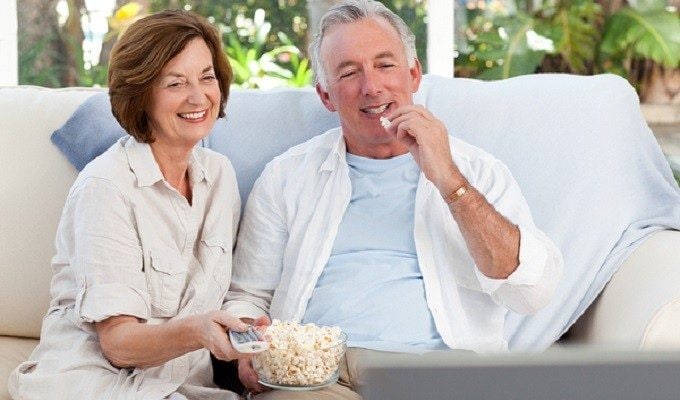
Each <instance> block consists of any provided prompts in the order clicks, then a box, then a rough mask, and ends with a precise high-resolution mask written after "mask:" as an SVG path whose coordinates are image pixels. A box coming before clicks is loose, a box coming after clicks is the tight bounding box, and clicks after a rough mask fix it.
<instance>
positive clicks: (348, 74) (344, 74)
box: [340, 71, 356, 78]
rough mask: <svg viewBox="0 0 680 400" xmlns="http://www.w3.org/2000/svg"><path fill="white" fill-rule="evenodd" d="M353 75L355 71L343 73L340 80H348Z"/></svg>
mask: <svg viewBox="0 0 680 400" xmlns="http://www.w3.org/2000/svg"><path fill="white" fill-rule="evenodd" d="M355 73H356V71H347V72H343V73H342V74H341V75H340V78H349V77H350V76H352V75H354V74H355Z"/></svg>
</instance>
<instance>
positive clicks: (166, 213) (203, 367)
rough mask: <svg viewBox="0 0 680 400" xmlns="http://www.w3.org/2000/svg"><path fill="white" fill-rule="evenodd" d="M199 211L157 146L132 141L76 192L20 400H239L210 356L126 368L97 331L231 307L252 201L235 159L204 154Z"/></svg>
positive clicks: (198, 163) (197, 188) (196, 198)
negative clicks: (109, 354)
mask: <svg viewBox="0 0 680 400" xmlns="http://www.w3.org/2000/svg"><path fill="white" fill-rule="evenodd" d="M188 171H189V179H190V184H191V187H192V204H189V203H188V202H187V200H186V199H185V198H184V197H183V196H182V195H181V194H180V193H179V192H177V191H176V190H175V189H174V188H173V187H171V186H170V185H169V184H168V183H167V182H166V181H165V180H164V179H163V175H162V173H161V171H160V169H159V167H158V164H157V163H156V161H155V160H154V157H153V154H152V152H151V147H150V146H149V145H148V144H144V143H139V142H138V141H136V140H135V139H134V138H132V137H125V138H122V139H121V140H120V141H118V142H117V143H116V144H114V145H113V146H112V147H111V148H110V149H109V150H107V151H106V152H105V153H104V154H102V155H101V156H100V157H98V158H97V159H95V160H94V161H92V162H91V163H90V164H88V165H87V166H86V167H85V169H84V170H83V171H82V172H81V173H80V175H79V176H78V178H77V179H76V182H75V183H74V185H73V187H72V188H71V190H70V192H69V194H68V198H67V200H66V205H65V206H64V210H63V213H62V216H61V221H60V223H59V228H58V231H57V238H56V248H57V254H56V256H55V257H54V258H53V260H52V268H53V270H54V277H53V279H52V284H51V289H50V290H51V294H52V301H51V303H50V308H49V310H48V311H47V315H46V317H45V319H44V320H43V326H42V332H41V339H40V344H39V345H38V347H37V348H36V349H35V351H34V352H33V354H32V355H31V357H30V358H29V361H27V362H24V363H22V364H21V365H20V366H19V367H18V368H17V369H16V370H15V371H14V372H13V373H12V376H11V377H10V381H9V389H10V393H11V394H12V396H13V397H14V398H18V399H40V400H45V399H76V398H78V399H163V398H166V397H169V396H171V395H172V398H173V399H182V398H184V397H187V398H189V399H197V398H199V399H200V398H210V399H236V398H238V397H237V396H236V395H234V394H233V393H231V392H227V391H222V390H219V389H217V388H216V387H215V385H214V383H213V382H212V378H213V376H212V368H211V365H210V356H209V352H208V351H207V350H205V349H202V350H197V351H194V352H191V353H188V354H185V355H184V356H181V357H178V358H176V359H174V360H171V361H169V362H167V363H166V364H164V365H161V366H159V367H153V368H146V369H139V368H135V369H119V368H116V367H114V366H112V365H111V364H110V363H109V362H108V361H107V360H106V358H105V357H104V356H103V354H102V351H101V348H100V346H99V341H98V338H97V335H96V333H95V331H94V325H93V322H98V321H102V320H104V319H106V318H108V317H110V316H115V315H131V316H136V317H138V318H140V319H142V320H145V321H147V323H150V324H162V323H164V322H167V321H169V320H170V319H172V318H182V317H184V316H187V315H192V314H200V313H205V312H208V311H210V310H217V309H221V308H222V306H223V303H224V299H225V295H226V292H227V289H228V287H229V283H230V276H231V261H232V258H231V253H232V247H233V243H234V239H235V232H236V229H237V225H238V218H239V213H240V198H239V195H238V188H237V185H236V178H235V175H234V170H233V168H232V166H231V163H230V162H229V160H228V159H227V158H226V157H224V156H222V155H219V154H217V153H215V152H213V151H211V150H208V149H204V148H200V147H197V148H195V149H194V150H193V153H192V155H191V159H190V162H189V169H188Z"/></svg>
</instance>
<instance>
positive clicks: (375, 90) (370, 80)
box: [362, 69, 382, 96]
mask: <svg viewBox="0 0 680 400" xmlns="http://www.w3.org/2000/svg"><path fill="white" fill-rule="evenodd" d="M363 77H364V81H363V85H362V89H363V94H364V95H365V96H375V95H377V94H379V93H380V92H381V91H382V81H381V79H380V76H379V75H378V73H377V71H375V70H372V69H366V70H365V71H364V74H363Z"/></svg>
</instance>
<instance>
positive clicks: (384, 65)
mask: <svg viewBox="0 0 680 400" xmlns="http://www.w3.org/2000/svg"><path fill="white" fill-rule="evenodd" d="M321 59H322V62H323V65H324V69H325V71H326V82H327V83H326V85H327V87H326V88H322V87H321V86H320V85H317V93H318V94H319V96H320V98H321V101H322V102H323V104H324V105H325V106H326V108H327V109H328V110H330V111H333V112H335V111H337V112H338V114H339V115H340V121H341V125H342V129H343V134H344V136H345V141H346V143H347V149H348V150H349V151H350V152H352V153H355V154H360V155H367V154H362V153H366V151H364V149H368V150H370V149H375V148H376V147H377V148H385V149H389V148H390V147H392V148H397V147H399V146H400V144H399V142H398V141H397V140H396V138H395V137H394V136H393V135H391V134H389V133H387V131H385V129H384V128H383V127H382V125H381V124H380V117H381V116H383V115H389V114H390V113H391V112H392V111H394V110H396V109H397V108H399V107H401V106H404V105H409V104H412V103H413V99H412V94H413V93H414V92H415V91H416V90H418V85H419V84H420V79H421V76H422V73H421V69H420V63H419V62H418V61H417V60H416V61H415V63H414V65H413V67H411V68H409V66H408V60H407V57H406V53H405V51H404V46H403V45H402V43H401V40H400V38H399V34H398V33H397V31H396V29H394V27H392V26H391V25H390V24H389V23H388V22H387V21H385V20H384V19H382V18H369V19H364V20H361V21H357V22H352V23H348V24H341V25H336V26H334V27H332V28H331V29H330V30H329V31H328V33H327V34H326V36H325V37H324V40H323V42H322V44H321ZM368 153H369V155H370V153H371V151H369V152H368Z"/></svg>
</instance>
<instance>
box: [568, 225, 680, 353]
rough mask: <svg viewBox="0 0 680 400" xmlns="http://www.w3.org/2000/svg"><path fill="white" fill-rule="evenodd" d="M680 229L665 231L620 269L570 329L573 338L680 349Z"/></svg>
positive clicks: (604, 343)
mask: <svg viewBox="0 0 680 400" xmlns="http://www.w3.org/2000/svg"><path fill="white" fill-rule="evenodd" d="M679 327H680V232H679V231H671V230H664V231H659V232H656V233H655V234H653V235H652V236H651V237H649V238H648V239H647V240H646V241H645V242H644V243H642V244H641V245H640V246H639V247H638V248H637V249H636V250H635V251H634V252H633V253H632V254H631V255H630V256H629V257H628V259H627V260H626V261H624V263H623V264H622V265H621V267H620V268H619V270H618V272H616V274H615V275H614V276H613V278H612V279H611V281H610V282H609V283H608V284H607V286H606V287H605V289H604V290H603V291H602V293H601V294H600V296H599V298H598V299H597V300H596V301H595V303H593V304H592V305H591V306H590V308H589V309H588V310H587V311H586V313H585V314H584V315H583V316H582V317H581V318H580V319H579V320H578V321H577V322H576V324H575V325H574V326H573V327H572V328H571V330H570V331H569V342H572V343H579V344H594V345H598V346H608V347H616V348H624V349H625V348H628V349H632V348H635V349H663V348H665V349H668V348H672V349H680V328H679Z"/></svg>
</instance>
